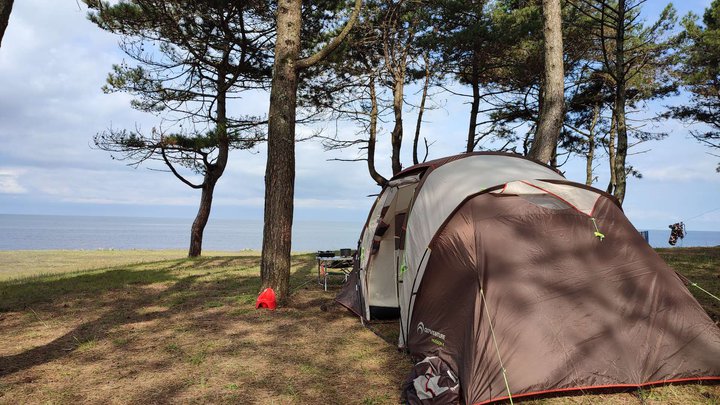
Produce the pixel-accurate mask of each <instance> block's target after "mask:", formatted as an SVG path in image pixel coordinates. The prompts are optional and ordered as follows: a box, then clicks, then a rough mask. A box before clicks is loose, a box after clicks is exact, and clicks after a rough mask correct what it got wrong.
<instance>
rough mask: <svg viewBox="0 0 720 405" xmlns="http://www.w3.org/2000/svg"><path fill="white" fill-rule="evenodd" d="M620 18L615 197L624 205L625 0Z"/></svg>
mask: <svg viewBox="0 0 720 405" xmlns="http://www.w3.org/2000/svg"><path fill="white" fill-rule="evenodd" d="M617 8H618V18H617V27H616V29H615V81H616V88H615V115H616V119H617V122H616V125H617V150H616V155H615V167H614V168H613V170H614V171H615V190H614V193H613V195H614V196H615V197H616V198H617V199H618V201H620V204H622V203H623V200H624V199H625V190H626V185H627V184H626V183H627V173H626V171H625V161H626V158H627V150H628V138H627V126H626V122H625V101H626V97H627V95H626V80H625V13H626V5H625V0H619V1H618V5H617Z"/></svg>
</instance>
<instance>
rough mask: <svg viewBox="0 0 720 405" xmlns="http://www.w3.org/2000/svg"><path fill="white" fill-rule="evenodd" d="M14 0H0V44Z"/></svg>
mask: <svg viewBox="0 0 720 405" xmlns="http://www.w3.org/2000/svg"><path fill="white" fill-rule="evenodd" d="M13 1H14V0H0V46H2V39H3V37H4V36H5V29H6V28H7V26H8V22H9V21H10V12H11V11H12V6H13Z"/></svg>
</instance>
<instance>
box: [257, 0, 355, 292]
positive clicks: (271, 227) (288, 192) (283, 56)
mask: <svg viewBox="0 0 720 405" xmlns="http://www.w3.org/2000/svg"><path fill="white" fill-rule="evenodd" d="M361 6H362V0H355V7H354V9H353V11H352V14H351V15H350V19H349V20H348V22H347V24H345V27H344V28H343V30H342V31H341V32H340V34H338V35H337V36H336V37H335V38H333V39H332V40H331V41H330V42H328V43H327V45H325V46H324V47H323V48H322V49H320V50H319V51H318V52H316V53H315V54H313V55H311V56H309V57H307V58H303V59H298V57H299V56H300V34H301V31H302V29H301V28H302V27H301V26H302V0H279V1H278V5H277V31H276V34H275V35H276V36H275V66H274V67H273V77H272V81H271V89H270V111H269V113H268V135H267V148H268V152H267V153H268V158H267V163H266V166H265V212H264V218H265V219H264V220H265V223H264V227H263V246H262V257H261V262H260V278H261V280H262V288H266V287H271V288H273V290H274V291H275V295H276V297H277V300H278V302H279V303H280V304H282V303H284V302H285V300H286V299H287V297H288V294H289V292H290V248H291V246H290V244H291V237H292V221H293V207H294V201H293V198H294V195H295V109H296V107H297V85H298V70H300V69H305V68H308V67H310V66H312V65H314V64H316V63H318V62H319V61H321V60H323V59H324V58H325V57H326V56H327V55H329V54H330V53H331V52H332V51H334V50H335V49H336V48H337V47H338V46H339V45H340V44H341V43H342V41H343V40H344V39H345V37H346V36H347V35H348V33H349V32H350V30H351V29H352V27H353V25H354V24H355V21H357V18H358V15H359V14H360V8H361Z"/></svg>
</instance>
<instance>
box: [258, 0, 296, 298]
mask: <svg viewBox="0 0 720 405" xmlns="http://www.w3.org/2000/svg"><path fill="white" fill-rule="evenodd" d="M301 11H302V2H301V0H280V1H279V2H278V10H277V34H276V35H277V37H276V40H275V67H274V69H273V77H272V83H271V86H272V88H271V90H270V112H269V114H268V137H267V150H268V157H267V165H266V167H265V214H264V215H265V224H264V227H263V247H262V261H261V265H260V275H261V279H262V288H266V287H272V288H273V289H274V290H275V294H276V296H277V297H278V300H279V301H280V302H281V303H282V302H284V301H285V299H286V298H287V296H288V292H289V284H290V247H291V246H290V243H291V235H292V221H293V196H294V191H295V108H296V100H297V71H296V67H295V62H296V61H297V59H298V56H299V54H300V32H301V23H302V14H301Z"/></svg>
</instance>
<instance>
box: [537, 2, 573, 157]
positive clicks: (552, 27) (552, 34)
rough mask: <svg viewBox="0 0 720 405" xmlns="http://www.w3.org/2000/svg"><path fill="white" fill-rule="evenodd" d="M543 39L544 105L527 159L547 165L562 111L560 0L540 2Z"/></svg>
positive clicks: (563, 88)
mask: <svg viewBox="0 0 720 405" xmlns="http://www.w3.org/2000/svg"><path fill="white" fill-rule="evenodd" d="M543 36H544V39H545V40H544V44H543V49H544V56H545V57H544V60H545V75H544V80H543V87H542V91H543V104H542V108H541V109H540V118H539V120H538V127H537V131H536V132H535V139H534V141H533V144H532V147H531V148H530V156H531V157H533V158H535V159H537V160H539V161H541V162H549V161H550V159H552V156H553V153H554V150H555V148H556V146H557V141H558V138H559V136H560V129H561V128H562V123H563V115H564V112H565V97H564V93H565V87H564V86H565V83H564V81H565V80H564V72H563V42H562V15H561V8H560V0H543Z"/></svg>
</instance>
